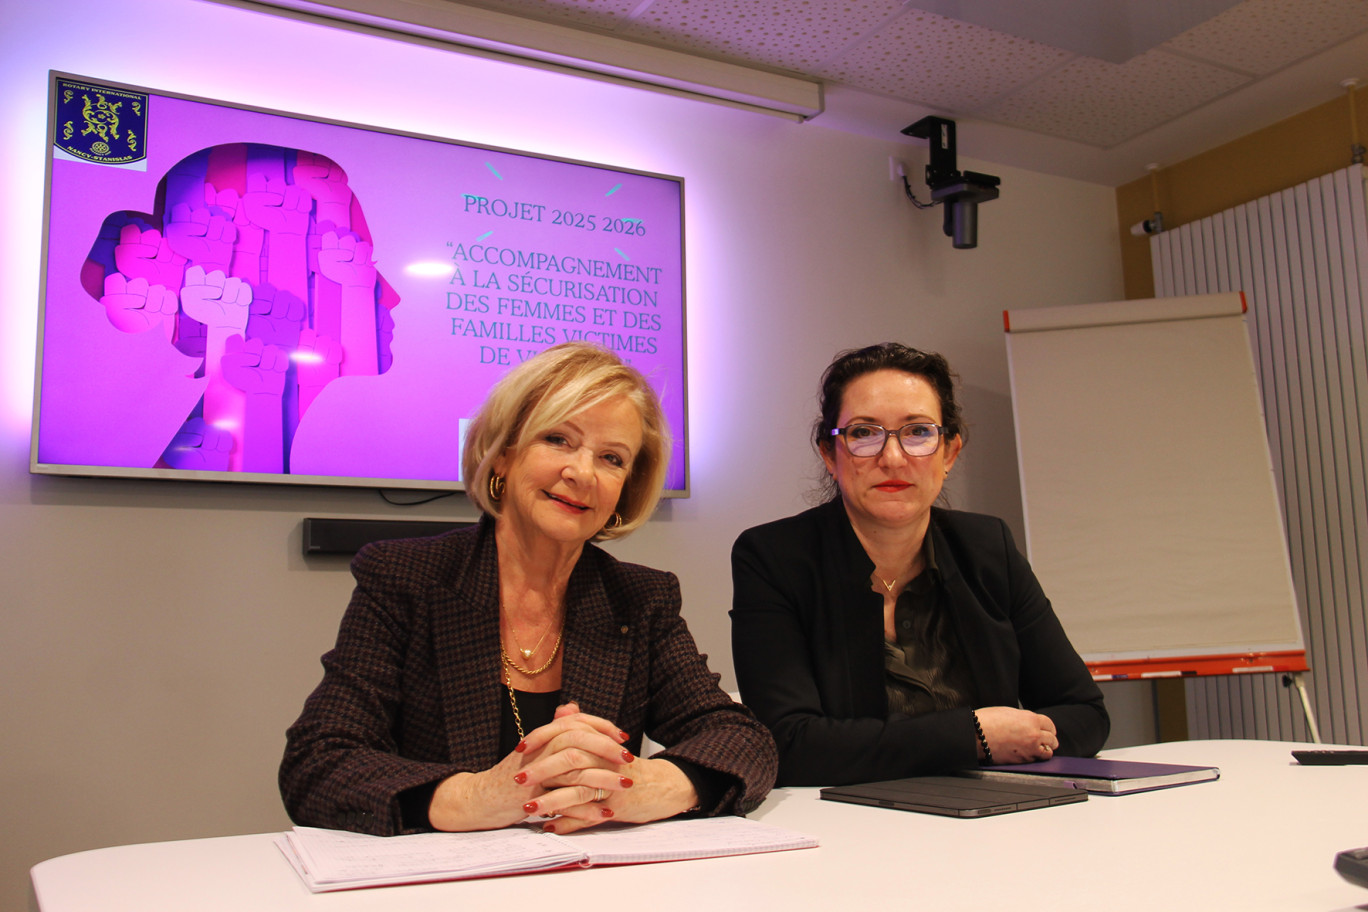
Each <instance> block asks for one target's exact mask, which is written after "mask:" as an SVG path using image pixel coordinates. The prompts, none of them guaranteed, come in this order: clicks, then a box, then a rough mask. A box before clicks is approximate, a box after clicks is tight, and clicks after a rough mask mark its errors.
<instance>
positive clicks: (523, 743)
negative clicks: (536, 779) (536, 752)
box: [513, 741, 527, 754]
mask: <svg viewBox="0 0 1368 912" xmlns="http://www.w3.org/2000/svg"><path fill="white" fill-rule="evenodd" d="M513 750H515V751H517V752H518V753H520V754H521V753H522V752H523V751H525V750H527V742H526V741H519V742H518V746H517V747H515V748H513Z"/></svg>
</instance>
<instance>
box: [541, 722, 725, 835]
mask: <svg viewBox="0 0 1368 912" xmlns="http://www.w3.org/2000/svg"><path fill="white" fill-rule="evenodd" d="M578 712H579V707H577V706H576V705H575V704H573V703H568V704H566V705H565V706H562V707H560V708H558V709H557V710H556V718H557V719H560V718H562V717H565V716H569V715H573V714H576V713H578ZM607 769H608V771H609V772H611V773H615V774H616V775H617V776H618V777H619V782H620V783H621V784H622V785H623V786H624V787H622V788H619V789H600V788H596V787H593V786H589V785H582V784H580V782H581V780H583V779H587V778H589V777H587V776H585V775H584V772H585V771H584V770H583V769H576V770H571V771H569V772H567V773H565V774H564V775H561V776H553V777H551V778H549V779H546V780H544V781H542V783H541V785H542V787H543V788H545V789H547V790H548V791H550V790H552V789H557V790H559V791H557V792H556V794H557V796H558V797H560V796H565V795H568V794H576V795H577V797H579V798H580V799H581V800H580V802H579V803H577V804H570V805H565V806H561V807H557V808H554V809H553V808H550V807H547V808H542V809H539V810H543V811H546V812H550V811H554V813H557V814H559V815H560V816H559V817H558V818H557V819H555V820H554V821H550V822H548V823H547V824H546V825H545V827H544V828H545V829H546V831H547V832H551V833H558V834H565V833H573V832H575V831H576V830H582V829H585V828H586V827H591V826H596V825H597V824H600V823H603V822H604V821H607V820H621V821H624V822H626V823H648V822H650V821H652V820H663V819H664V818H666V817H673V816H675V815H676V814H682V813H684V812H685V811H688V810H690V809H692V808H693V807H694V806H695V805H696V804H697V803H698V793H697V792H696V791H695V790H694V787H693V783H692V782H691V781H690V780H689V777H688V776H686V775H684V772H683V771H682V770H681V769H680V768H679V767H677V766H675V765H674V764H673V763H671V762H670V761H669V760H652V759H649V758H646V757H637V758H635V759H634V760H632V762H630V763H622V764H615V765H608V766H607ZM600 795H602V796H603V797H602V799H599V796H600Z"/></svg>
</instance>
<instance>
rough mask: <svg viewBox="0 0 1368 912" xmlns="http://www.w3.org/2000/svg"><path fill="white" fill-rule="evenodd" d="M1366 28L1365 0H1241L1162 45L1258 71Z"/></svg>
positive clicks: (1265, 71)
mask: <svg viewBox="0 0 1368 912" xmlns="http://www.w3.org/2000/svg"><path fill="white" fill-rule="evenodd" d="M1365 30H1368V2H1364V0H1244V2H1243V3H1240V4H1238V5H1237V6H1234V7H1232V8H1231V9H1229V10H1227V11H1225V12H1224V13H1220V14H1219V15H1217V16H1215V17H1214V18H1212V19H1210V20H1208V21H1207V22H1204V23H1203V24H1201V25H1199V26H1196V27H1195V28H1192V29H1189V30H1188V31H1186V32H1184V33H1183V34H1181V35H1178V36H1176V37H1175V38H1173V39H1171V40H1170V41H1168V42H1167V43H1166V44H1165V45H1164V47H1166V48H1169V49H1172V50H1175V51H1181V52H1182V53H1185V54H1191V55H1193V56H1194V57H1200V58H1202V59H1203V60H1210V61H1212V62H1214V63H1220V64H1223V65H1225V66H1227V67H1231V68H1232V69H1237V70H1241V71H1243V72H1246V73H1256V74H1258V75H1261V76H1262V75H1266V74H1268V73H1272V72H1274V71H1275V70H1279V69H1282V68H1283V67H1285V66H1287V65H1288V64H1290V63H1294V62H1295V61H1298V60H1301V59H1302V58H1304V57H1309V56H1311V55H1312V54H1315V53H1318V52H1320V51H1323V50H1325V49H1326V48H1327V47H1330V46H1332V45H1336V44H1339V43H1340V42H1341V41H1344V40H1345V39H1347V38H1350V37H1352V36H1354V35H1357V34H1359V33H1361V32H1363V31H1365ZM1365 63H1368V61H1365ZM1345 75H1346V76H1354V75H1368V74H1357V73H1346V74H1345Z"/></svg>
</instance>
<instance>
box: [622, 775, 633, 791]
mask: <svg viewBox="0 0 1368 912" xmlns="http://www.w3.org/2000/svg"><path fill="white" fill-rule="evenodd" d="M618 784H619V785H621V786H622V787H623V788H625V789H629V788H631V787H632V785H633V784H634V783H633V782H632V780H631V779H628V778H627V777H626V776H618Z"/></svg>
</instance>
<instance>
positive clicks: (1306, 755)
mask: <svg viewBox="0 0 1368 912" xmlns="http://www.w3.org/2000/svg"><path fill="white" fill-rule="evenodd" d="M1292 756H1293V757H1296V758H1297V762H1298V763H1300V764H1302V765H1303V766H1345V765H1347V764H1355V765H1357V764H1362V763H1368V750H1343V749H1341V750H1294V751H1293V752H1292Z"/></svg>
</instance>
